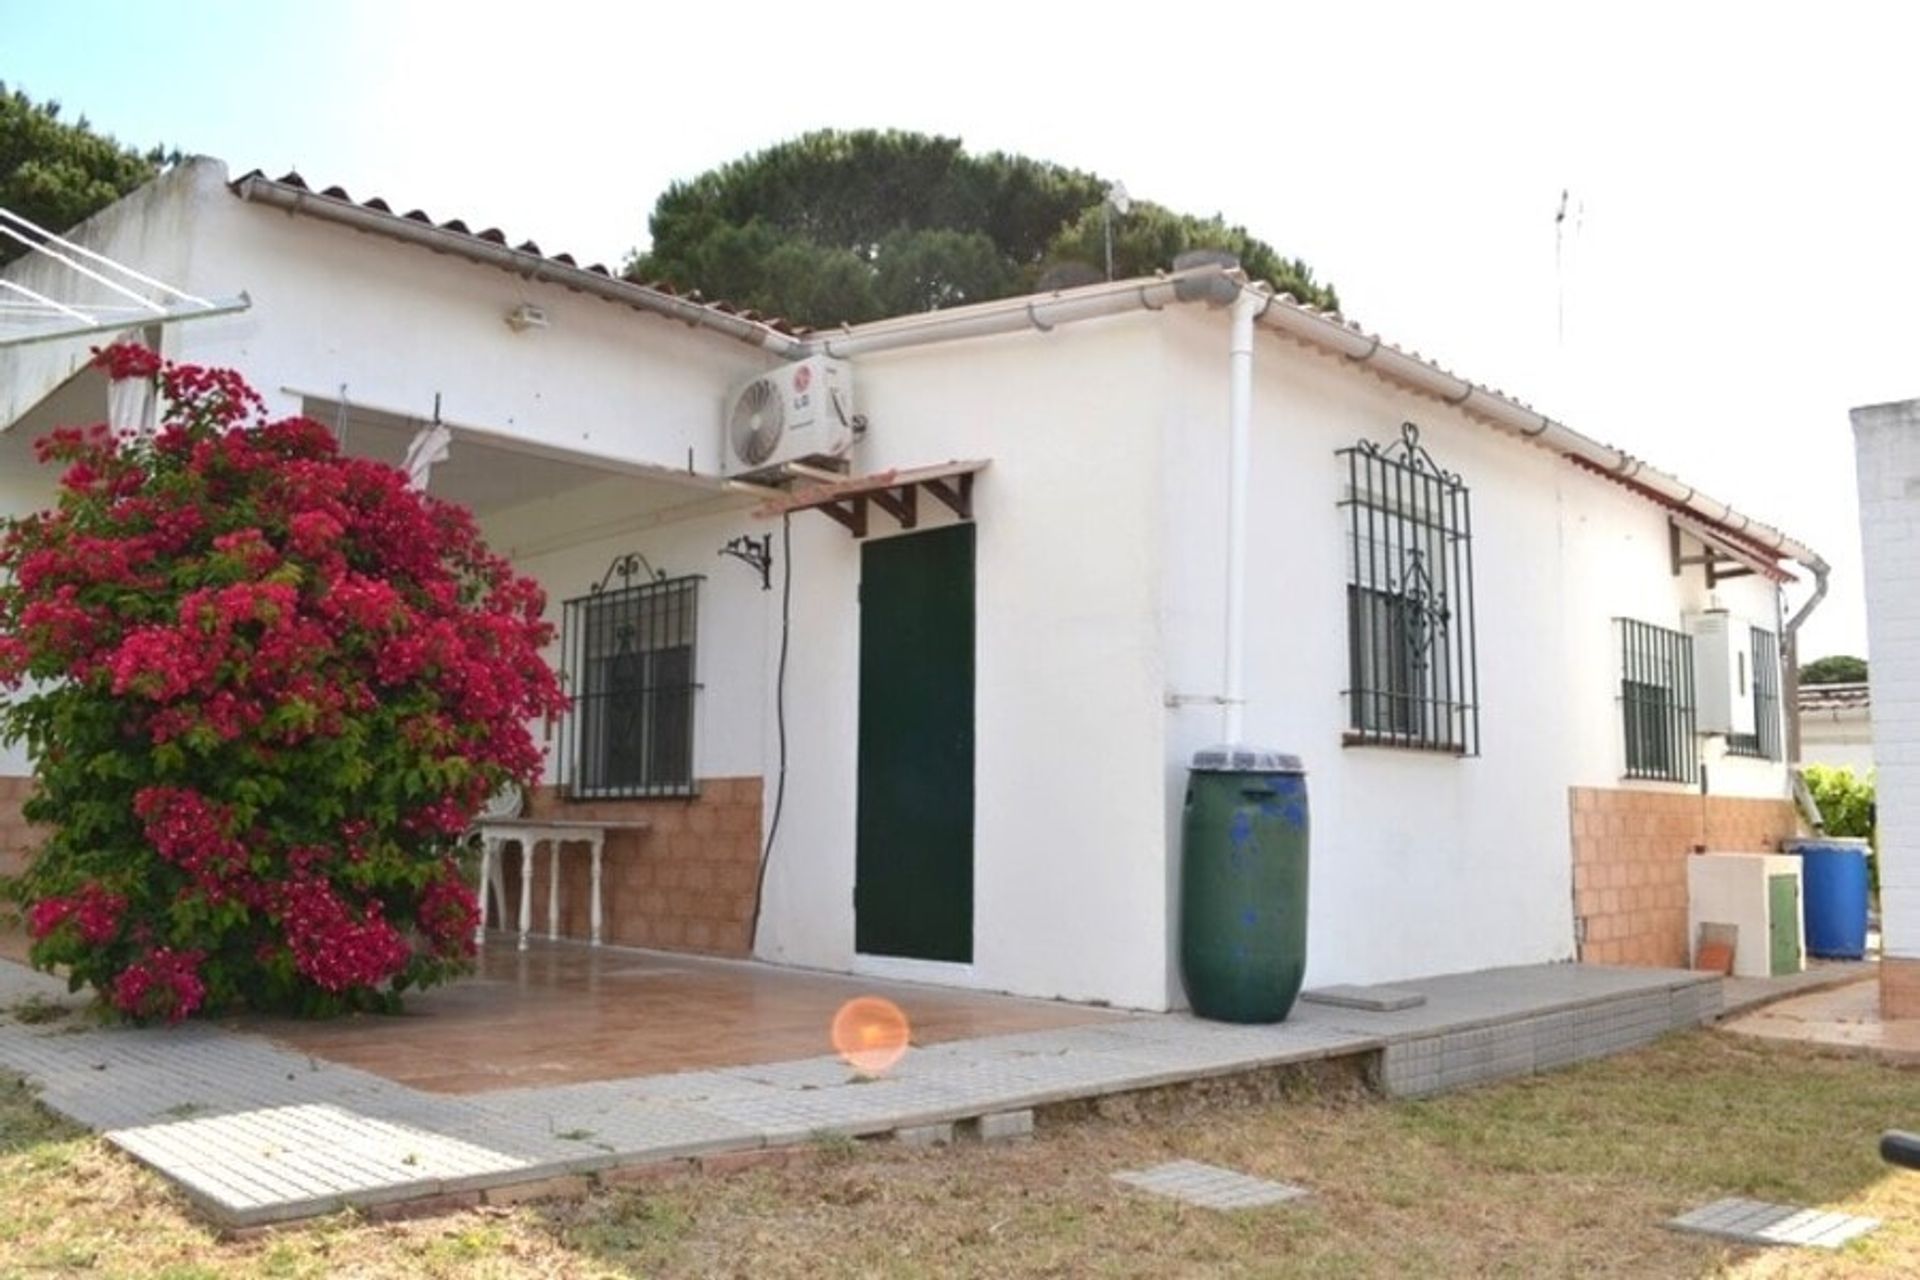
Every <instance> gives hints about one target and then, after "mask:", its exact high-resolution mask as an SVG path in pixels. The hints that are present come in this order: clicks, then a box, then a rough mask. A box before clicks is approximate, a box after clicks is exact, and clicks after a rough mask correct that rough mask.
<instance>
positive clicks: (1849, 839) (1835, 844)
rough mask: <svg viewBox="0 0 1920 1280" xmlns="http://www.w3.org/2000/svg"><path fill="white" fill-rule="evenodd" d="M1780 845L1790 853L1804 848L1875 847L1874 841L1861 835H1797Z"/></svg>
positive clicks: (1867, 848) (1861, 848)
mask: <svg viewBox="0 0 1920 1280" xmlns="http://www.w3.org/2000/svg"><path fill="white" fill-rule="evenodd" d="M1780 847H1781V848H1783V849H1785V850H1786V851H1787V852H1788V853H1799V852H1800V851H1801V850H1803V849H1848V850H1851V849H1860V850H1870V849H1872V848H1873V843H1872V841H1869V840H1865V839H1862V838H1861V837H1859V836H1796V837H1794V838H1793V839H1790V840H1782V841H1781V842H1780Z"/></svg>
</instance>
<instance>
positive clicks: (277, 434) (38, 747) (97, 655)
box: [0, 346, 561, 1020]
mask: <svg viewBox="0 0 1920 1280" xmlns="http://www.w3.org/2000/svg"><path fill="white" fill-rule="evenodd" d="M98 363H99V364H100V366H101V367H102V368H103V369H104V370H105V371H106V372H107V374H108V376H109V377H112V378H116V379H118V378H141V379H152V380H154V381H156V382H157V384H158V389H159V397H160V403H161V406H162V414H161V421H160V424H159V428H158V430H157V431H155V432H154V433H153V434H151V435H150V436H142V435H128V436H116V435H115V434H114V433H112V432H110V431H109V430H108V429H107V428H106V427H104V426H102V427H94V428H92V429H90V430H86V431H79V430H67V431H61V432H57V433H55V434H54V435H53V436H51V437H49V438H48V439H46V440H44V441H42V442H41V443H40V452H41V456H42V460H43V461H44V462H45V463H48V464H51V465H59V466H62V467H64V468H65V470H64V474H63V475H62V477H61V480H60V490H59V500H58V503H57V505H56V506H55V507H54V508H53V509H52V510H50V511H44V512H40V513H38V514H34V515H28V516H25V517H21V518H17V519H14V520H12V521H10V522H6V523H4V524H0V692H5V693H8V694H10V697H9V698H7V699H5V700H0V734H4V735H5V736H6V737H7V738H10V739H12V740H16V741H20V742H24V743H25V744H26V747H27V749H28V751H29V753H30V754H31V756H32V758H33V761H34V774H35V779H36V782H37V790H36V793H35V795H34V797H33V798H32V799H31V800H30V801H29V802H28V807H27V816H28V817H29V818H30V819H32V820H33V821H35V822H37V823H40V824H43V825H44V826H45V828H46V829H47V831H48V833H49V834H48V838H47V840H46V842H45V844H44V845H43V846H42V847H41V849H40V850H39V851H38V852H37V853H36V854H35V855H34V856H33V858H32V859H31V861H30V862H29V864H28V867H27V869H26V871H25V872H24V874H23V875H22V876H21V877H20V878H19V879H18V880H17V881H16V882H15V883H14V884H12V885H11V886H10V891H11V893H12V894H13V896H14V897H16V898H17V899H18V900H19V901H20V902H21V903H22V904H23V905H24V907H25V909H26V915H27V925H28V929H29V932H30V933H31V936H32V957H33V960H34V962H35V963H36V964H38V965H40V966H42V967H45V968H56V967H57V968H63V969H65V970H66V971H67V973H68V974H69V976H70V979H71V981H72V983H73V985H74V986H75V988H76V989H77V988H78V987H80V986H82V985H90V986H92V987H93V988H94V989H95V990H96V991H97V992H99V994H100V996H101V998H102V1000H103V1001H104V1002H106V1003H107V1004H109V1005H111V1007H113V1008H114V1009H117V1010H119V1011H120V1012H121V1013H123V1014H125V1015H126V1016H128V1017H131V1018H134V1019H136V1020H146V1019H166V1020H178V1019H180V1018H184V1017H187V1016H188V1015H190V1014H193V1013H196V1012H200V1011H203V1010H216V1009H230V1008H237V1007H248V1008H255V1009H271V1010H278V1011H285V1012H295V1013H304V1014H324V1013H330V1012H338V1011H341V1010H346V1009H361V1008H387V1007H391V1006H392V1005H393V1003H394V1002H395V1001H396V1000H397V998H398V995H399V993H400V992H401V991H404V990H406V989H408V988H410V987H420V986H426V985H428V984H430V983H433V982H436V981H440V980H442V979H445V978H447V977H449V976H452V975H454V974H456V973H458V972H460V971H462V970H463V969H464V968H465V967H466V966H467V964H468V963H469V962H470V960H471V958H472V948H473V927H474V921H475V910H476V908H475V901H474V896H473V892H472V890H471V888H469V886H468V884H467V882H466V880H465V878H464V877H463V875H462V873H461V868H460V865H459V863H458V861H457V854H458V852H459V848H460V845H459V841H460V836H461V834H462V832H463V831H464V830H465V829H466V827H467V824H468V823H469V821H470V820H471V818H472V816H473V814H474V813H475V812H476V811H477V810H478V808H479V806H480V805H481V804H482V802H483V801H484V800H485V798H486V797H487V796H488V795H489V794H491V793H492V792H493V791H494V790H496V789H497V788H498V787H499V786H500V785H501V784H502V783H503V782H506V781H508V780H510V779H511V780H518V781H521V782H530V781H532V780H534V779H535V778H536V777H537V775H538V772H539V768H540V749H539V746H538V744H537V743H536V741H535V740H534V736H533V734H532V732H531V730H530V728H529V721H531V720H537V719H538V718H539V717H541V716H544V715H550V714H553V713H554V712H556V711H558V710H559V709H560V705H561V694H560V687H559V683H558V681H557V680H556V679H555V677H554V675H553V673H552V671H551V670H550V669H549V668H548V667H547V666H546V664H545V663H544V662H543V661H542V659H541V657H540V650H541V648H542V647H543V646H544V645H545V644H546V643H547V642H548V640H549V638H550V632H551V628H550V626H549V625H548V624H547V623H546V622H544V621H543V620H542V617H541V612H542V601H541V597H540V592H539V590H538V588H537V587H536V586H535V585H534V584H533V583H532V582H530V581H528V580H527V579H525V578H521V577H518V576H516V575H515V574H514V573H513V572H512V571H511V569H510V568H509V567H508V565H507V564H506V562H505V561H503V560H501V559H499V558H498V557H496V556H494V555H492V554H490V553H489V552H488V551H487V550H486V548H485V547H484V546H483V545H482V543H481V540H480V537H479V535H478V532H477V530H476V529H475V526H474V523H473V520H472V518H471V517H470V516H469V515H468V513H467V512H466V511H464V510H463V509H461V508H459V507H455V506H452V505H450V504H448V503H445V502H441V501H439V500H437V499H434V498H430V497H426V496H424V495H422V494H420V493H416V492H414V491H412V490H411V489H409V488H408V486H407V483H406V477H405V476H404V475H403V474H402V473H401V472H399V471H397V470H396V469H394V468H393V467H390V466H387V465H385V464H383V463H379V462H373V461H369V460H366V459H360V458H349V457H344V456H342V455H341V454H340V453H339V451H338V449H337V448H336V447H335V443H334V440H333V437H332V435H331V434H330V433H329V432H328V431H327V429H326V428H325V427H324V426H322V425H320V424H318V423H316V422H313V421H310V420H308V419H304V418H288V419H282V420H278V421H267V420H265V418H264V415H263V414H262V412H261V406H260V400H259V398H258V397H257V396H256V395H255V394H254V392H253V391H252V389H251V388H249V387H248V386H247V385H246V383H245V382H244V381H242V380H241V378H240V377H239V376H238V375H236V374H234V373H231V372H228V371H225V370H217V369H203V368H195V367H190V366H185V365H171V364H163V363H162V362H161V361H160V360H159V359H158V357H156V356H155V355H154V354H153V353H152V352H149V351H146V350H145V349H143V348H140V347H131V346H117V347H110V348H107V349H106V350H104V351H102V352H101V353H100V355H99V357H98Z"/></svg>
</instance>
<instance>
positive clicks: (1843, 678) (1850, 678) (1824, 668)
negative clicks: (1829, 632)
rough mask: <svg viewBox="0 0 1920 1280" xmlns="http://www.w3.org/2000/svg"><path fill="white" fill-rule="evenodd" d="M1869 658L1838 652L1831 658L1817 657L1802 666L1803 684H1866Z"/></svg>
mask: <svg viewBox="0 0 1920 1280" xmlns="http://www.w3.org/2000/svg"><path fill="white" fill-rule="evenodd" d="M1866 682H1867V660H1866V659H1865V658H1856V657H1854V656H1853V655H1851V654H1846V653H1836V654H1834V655H1833V656H1832V657H1830V658H1815V659H1814V660H1813V661H1812V662H1809V663H1807V664H1806V665H1805V666H1803V667H1801V668H1800V683H1801V684H1865V683H1866Z"/></svg>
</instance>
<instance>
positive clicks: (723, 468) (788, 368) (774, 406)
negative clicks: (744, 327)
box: [720, 356, 857, 476]
mask: <svg viewBox="0 0 1920 1280" xmlns="http://www.w3.org/2000/svg"><path fill="white" fill-rule="evenodd" d="M723 426H724V429H725V436H724V438H723V439H722V440H721V441H720V474H722V475H726V476H750V475H755V474H758V473H760V472H765V471H771V470H773V469H775V468H776V467H779V466H780V465H781V464H782V463H787V462H805V461H807V460H808V459H832V458H838V457H839V456H840V455H842V454H844V453H845V452H846V451H847V450H848V449H851V448H852V447H853V442H854V438H855V435H856V434H857V433H856V430H855V426H854V414H853V371H852V369H850V368H849V367H848V365H847V364H846V362H845V361H842V360H830V359H828V358H826V357H825V356H815V357H813V358H812V359H808V360H798V361H795V362H794V363H792V364H788V365H782V366H781V367H780V368H778V369H775V370H773V371H772V372H771V373H763V374H761V375H760V376H759V377H757V378H755V379H754V380H753V381H751V382H749V383H747V384H746V385H744V386H741V387H738V388H736V389H735V390H734V392H733V394H732V395H731V396H730V397H728V400H727V406H726V419H725V422H724V424H723Z"/></svg>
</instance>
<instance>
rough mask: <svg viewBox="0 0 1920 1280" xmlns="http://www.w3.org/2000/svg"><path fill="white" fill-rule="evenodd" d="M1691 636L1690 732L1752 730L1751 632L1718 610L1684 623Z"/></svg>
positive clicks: (1727, 732)
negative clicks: (1692, 689)
mask: <svg viewBox="0 0 1920 1280" xmlns="http://www.w3.org/2000/svg"><path fill="white" fill-rule="evenodd" d="M1688 622H1689V626H1688V628H1687V629H1688V630H1689V631H1691V632H1693V679H1694V685H1695V689H1696V692H1695V708H1696V714H1697V716H1698V720H1697V721H1696V724H1695V727H1696V728H1697V729H1698V730H1699V731H1700V732H1701V733H1718V734H1728V735H1735V734H1737V735H1742V736H1746V735H1751V734H1752V733H1753V732H1754V731H1755V730H1754V705H1753V704H1754V699H1753V630H1752V628H1751V627H1750V626H1749V625H1748V624H1747V623H1746V622H1744V621H1741V620H1739V619H1737V618H1735V617H1733V616H1732V615H1731V614H1729V613H1727V612H1726V611H1725V610H1723V609H1715V610H1710V611H1709V612H1706V613H1702V614H1698V615H1696V616H1695V617H1693V618H1691V619H1689V620H1688Z"/></svg>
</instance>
